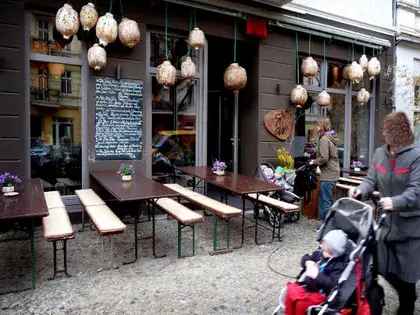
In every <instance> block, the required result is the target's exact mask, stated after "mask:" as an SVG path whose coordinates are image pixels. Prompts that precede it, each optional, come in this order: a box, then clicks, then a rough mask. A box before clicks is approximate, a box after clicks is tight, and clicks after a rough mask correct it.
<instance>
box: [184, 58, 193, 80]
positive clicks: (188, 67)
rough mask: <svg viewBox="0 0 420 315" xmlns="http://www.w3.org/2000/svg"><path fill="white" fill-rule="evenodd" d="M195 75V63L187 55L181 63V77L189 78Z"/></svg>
mask: <svg viewBox="0 0 420 315" xmlns="http://www.w3.org/2000/svg"><path fill="white" fill-rule="evenodd" d="M194 76H195V63H194V62H193V61H192V60H191V57H190V56H188V57H187V58H185V60H184V61H183V62H182V63H181V77H182V78H183V79H191V78H193V77H194Z"/></svg>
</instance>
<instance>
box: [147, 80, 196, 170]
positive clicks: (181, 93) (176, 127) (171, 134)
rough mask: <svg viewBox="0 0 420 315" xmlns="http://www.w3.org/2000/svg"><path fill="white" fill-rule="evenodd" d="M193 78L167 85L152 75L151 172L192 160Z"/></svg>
mask: <svg viewBox="0 0 420 315" xmlns="http://www.w3.org/2000/svg"><path fill="white" fill-rule="evenodd" d="M194 88H195V85H194V81H191V80H178V81H177V84H176V85H175V86H173V87H171V88H163V87H161V86H160V85H159V84H158V83H157V81H156V78H155V77H153V79H152V92H153V100H152V108H153V115H152V128H153V131H152V133H153V168H152V170H153V174H154V175H162V174H168V173H171V172H172V171H173V167H174V166H175V165H178V166H185V165H194V164H195V144H196V143H195V140H196V104H195V99H194Z"/></svg>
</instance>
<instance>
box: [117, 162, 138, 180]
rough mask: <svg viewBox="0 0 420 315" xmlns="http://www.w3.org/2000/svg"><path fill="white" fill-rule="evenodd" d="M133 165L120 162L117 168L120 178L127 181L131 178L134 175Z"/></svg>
mask: <svg viewBox="0 0 420 315" xmlns="http://www.w3.org/2000/svg"><path fill="white" fill-rule="evenodd" d="M134 173H135V171H134V167H133V165H131V164H124V163H123V164H121V166H120V169H119V170H118V174H120V175H121V180H122V181H123V182H128V181H130V180H132V179H133V175H134Z"/></svg>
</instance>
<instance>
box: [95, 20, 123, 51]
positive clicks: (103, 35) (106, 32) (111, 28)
mask: <svg viewBox="0 0 420 315" xmlns="http://www.w3.org/2000/svg"><path fill="white" fill-rule="evenodd" d="M117 35H118V24H117V21H115V19H114V16H113V15H112V14H111V13H109V12H108V13H106V14H105V15H103V16H101V17H100V18H99V19H98V23H96V36H97V37H98V38H99V44H101V45H102V46H106V45H108V44H110V43H113V42H114V41H115V40H116V39H117Z"/></svg>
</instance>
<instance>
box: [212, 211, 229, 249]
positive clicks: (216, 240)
mask: <svg viewBox="0 0 420 315" xmlns="http://www.w3.org/2000/svg"><path fill="white" fill-rule="evenodd" d="M217 221H218V218H217V216H214V225H213V251H212V252H210V255H218V254H225V253H230V252H232V251H233V250H232V249H231V248H230V220H229V219H227V220H225V221H226V247H225V248H218V238H217Z"/></svg>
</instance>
